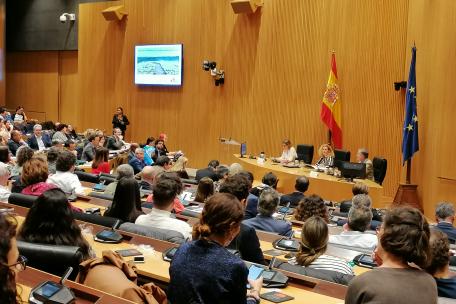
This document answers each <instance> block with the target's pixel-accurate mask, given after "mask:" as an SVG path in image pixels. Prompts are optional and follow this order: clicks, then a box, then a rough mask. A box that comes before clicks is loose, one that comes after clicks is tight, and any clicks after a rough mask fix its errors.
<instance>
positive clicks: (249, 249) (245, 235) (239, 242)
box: [228, 223, 265, 265]
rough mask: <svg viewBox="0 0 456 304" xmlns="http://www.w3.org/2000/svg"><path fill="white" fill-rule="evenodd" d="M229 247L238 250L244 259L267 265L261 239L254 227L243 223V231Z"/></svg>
mask: <svg viewBox="0 0 456 304" xmlns="http://www.w3.org/2000/svg"><path fill="white" fill-rule="evenodd" d="M228 248H230V249H235V250H238V251H239V253H240V254H241V258H242V259H243V260H246V261H249V262H252V263H257V264H263V265H265V261H264V256H263V252H262V251H261V247H260V240H259V239H258V236H257V234H256V231H255V229H254V228H252V227H249V226H247V225H245V224H244V223H241V231H240V232H239V234H238V235H237V236H236V237H235V238H234V240H233V241H232V242H231V244H229V245H228Z"/></svg>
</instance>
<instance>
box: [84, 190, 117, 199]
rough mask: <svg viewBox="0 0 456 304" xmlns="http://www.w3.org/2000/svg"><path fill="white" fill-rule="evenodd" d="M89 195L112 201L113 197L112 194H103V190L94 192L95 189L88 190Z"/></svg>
mask: <svg viewBox="0 0 456 304" xmlns="http://www.w3.org/2000/svg"><path fill="white" fill-rule="evenodd" d="M89 196H91V197H96V198H101V199H104V200H107V201H112V200H113V198H114V196H113V195H109V194H104V193H103V192H96V191H92V192H90V193H89Z"/></svg>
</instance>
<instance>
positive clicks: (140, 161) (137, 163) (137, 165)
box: [128, 148, 146, 174]
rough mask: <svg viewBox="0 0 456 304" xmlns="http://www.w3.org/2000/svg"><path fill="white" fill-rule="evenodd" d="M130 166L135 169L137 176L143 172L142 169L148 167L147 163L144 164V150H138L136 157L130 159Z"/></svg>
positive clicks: (136, 150)
mask: <svg viewBox="0 0 456 304" xmlns="http://www.w3.org/2000/svg"><path fill="white" fill-rule="evenodd" d="M128 164H129V165H130V166H132V167H133V171H134V172H135V174H138V173H139V172H141V171H142V169H143V168H144V167H145V166H146V163H145V162H144V149H143V148H136V149H135V156H132V157H131V158H130V160H129V161H128Z"/></svg>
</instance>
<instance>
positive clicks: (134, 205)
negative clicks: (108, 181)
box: [104, 177, 144, 223]
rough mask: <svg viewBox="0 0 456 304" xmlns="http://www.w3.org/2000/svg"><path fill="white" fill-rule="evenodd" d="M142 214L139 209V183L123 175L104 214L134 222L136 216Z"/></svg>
mask: <svg viewBox="0 0 456 304" xmlns="http://www.w3.org/2000/svg"><path fill="white" fill-rule="evenodd" d="M142 214H144V212H143V211H142V209H141V195H140V193H139V184H138V183H137V182H136V180H135V179H134V178H127V177H124V178H122V179H120V180H119V182H118V184H117V187H116V191H115V192H114V198H113V200H112V204H111V206H110V207H109V208H108V210H106V212H105V213H104V216H110V217H115V218H118V219H120V220H122V221H123V222H130V223H134V222H135V221H136V219H137V218H138V216H140V215H142Z"/></svg>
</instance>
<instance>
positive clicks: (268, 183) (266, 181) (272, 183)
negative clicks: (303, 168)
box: [250, 172, 279, 197]
mask: <svg viewBox="0 0 456 304" xmlns="http://www.w3.org/2000/svg"><path fill="white" fill-rule="evenodd" d="M278 182H279V179H278V178H277V176H276V175H275V174H274V173H272V172H268V173H266V174H265V175H264V176H263V178H262V180H261V184H260V185H259V186H256V187H254V188H252V190H250V193H252V194H253V195H256V196H258V197H259V196H260V194H261V191H263V190H264V189H266V188H272V189H276V188H277V183H278Z"/></svg>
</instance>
